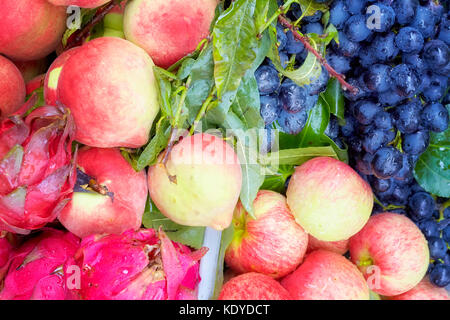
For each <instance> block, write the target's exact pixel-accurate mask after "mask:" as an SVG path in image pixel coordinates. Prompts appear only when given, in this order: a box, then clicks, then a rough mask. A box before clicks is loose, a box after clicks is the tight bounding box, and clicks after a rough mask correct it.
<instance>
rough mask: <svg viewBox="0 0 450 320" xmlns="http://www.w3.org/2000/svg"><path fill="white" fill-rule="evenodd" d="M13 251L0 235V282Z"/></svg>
mask: <svg viewBox="0 0 450 320" xmlns="http://www.w3.org/2000/svg"><path fill="white" fill-rule="evenodd" d="M12 252H13V247H12V245H11V244H10V242H9V241H8V240H7V239H6V238H2V237H0V282H1V281H2V280H3V276H4V275H5V272H6V271H7V270H8V266H9V260H10V259H9V258H10V256H11V254H12Z"/></svg>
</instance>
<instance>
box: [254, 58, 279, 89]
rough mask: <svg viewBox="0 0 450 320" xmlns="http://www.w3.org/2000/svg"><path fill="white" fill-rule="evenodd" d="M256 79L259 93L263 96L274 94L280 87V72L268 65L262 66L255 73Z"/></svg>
mask: <svg viewBox="0 0 450 320" xmlns="http://www.w3.org/2000/svg"><path fill="white" fill-rule="evenodd" d="M255 78H256V82H257V83H258V90H259V93H260V94H262V95H268V94H272V93H274V92H275V91H276V90H277V89H278V87H279V85H280V78H279V77H278V71H277V70H276V69H274V68H272V67H271V66H268V65H263V66H260V67H259V68H258V69H257V70H256V71H255Z"/></svg>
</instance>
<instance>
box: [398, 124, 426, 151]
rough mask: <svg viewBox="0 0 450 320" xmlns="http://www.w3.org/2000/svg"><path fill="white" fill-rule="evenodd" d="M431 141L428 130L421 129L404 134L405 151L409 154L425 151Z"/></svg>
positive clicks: (403, 145) (403, 146)
mask: <svg viewBox="0 0 450 320" xmlns="http://www.w3.org/2000/svg"><path fill="white" fill-rule="evenodd" d="M429 143H430V135H429V133H428V132H427V131H424V130H421V131H417V132H414V133H408V134H405V135H404V136H403V141H402V148H403V151H405V152H406V153H409V154H417V155H418V154H421V153H423V152H424V151H425V150H426V149H427V147H428V144H429Z"/></svg>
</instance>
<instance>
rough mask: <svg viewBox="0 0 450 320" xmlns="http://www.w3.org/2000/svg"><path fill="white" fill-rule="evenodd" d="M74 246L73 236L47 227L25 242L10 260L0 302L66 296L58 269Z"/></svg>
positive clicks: (63, 297) (72, 252) (69, 256)
mask: <svg viewBox="0 0 450 320" xmlns="http://www.w3.org/2000/svg"><path fill="white" fill-rule="evenodd" d="M78 246H79V239H78V238H77V237H75V236H74V235H73V234H71V233H68V232H63V231H60V230H55V229H48V228H46V229H44V232H43V233H42V234H41V235H39V236H38V237H36V238H32V239H30V240H28V241H27V242H25V243H24V244H23V245H22V246H21V247H20V248H19V249H18V250H17V251H16V252H14V253H13V255H12V257H11V262H10V266H9V269H8V273H7V274H6V277H5V284H4V288H3V289H2V290H1V292H0V300H27V299H40V300H42V299H46V300H64V299H66V298H67V297H70V294H69V292H68V290H67V288H66V282H65V277H64V275H63V272H62V270H63V269H64V267H65V265H66V263H67V262H68V261H70V259H71V257H72V256H73V255H74V254H75V252H76V251H77V250H78Z"/></svg>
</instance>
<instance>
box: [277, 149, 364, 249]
mask: <svg viewBox="0 0 450 320" xmlns="http://www.w3.org/2000/svg"><path fill="white" fill-rule="evenodd" d="M286 197H287V202H288V205H289V208H290V209H291V212H292V214H293V215H294V216H295V219H296V221H297V222H298V223H299V224H300V225H301V226H302V227H303V228H304V229H305V231H306V232H308V233H309V234H311V235H313V236H314V237H315V238H317V239H319V240H322V241H341V240H347V239H349V238H350V237H351V236H352V235H354V234H355V233H357V232H358V231H359V230H361V228H362V227H363V226H364V224H365V223H366V222H367V220H368V219H369V217H370V214H371V212H372V207H373V194H372V190H371V189H370V186H369V184H368V183H367V182H366V181H364V180H363V179H362V178H361V177H360V176H359V175H358V174H357V173H356V172H355V171H354V170H353V169H352V168H351V167H350V166H349V165H347V164H345V163H344V162H341V161H338V160H336V159H333V158H329V157H317V158H314V159H312V160H309V161H307V162H305V163H304V164H302V165H301V166H299V167H297V168H296V170H295V172H294V174H293V175H292V177H291V180H290V182H289V186H288V189H287V192H286Z"/></svg>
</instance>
